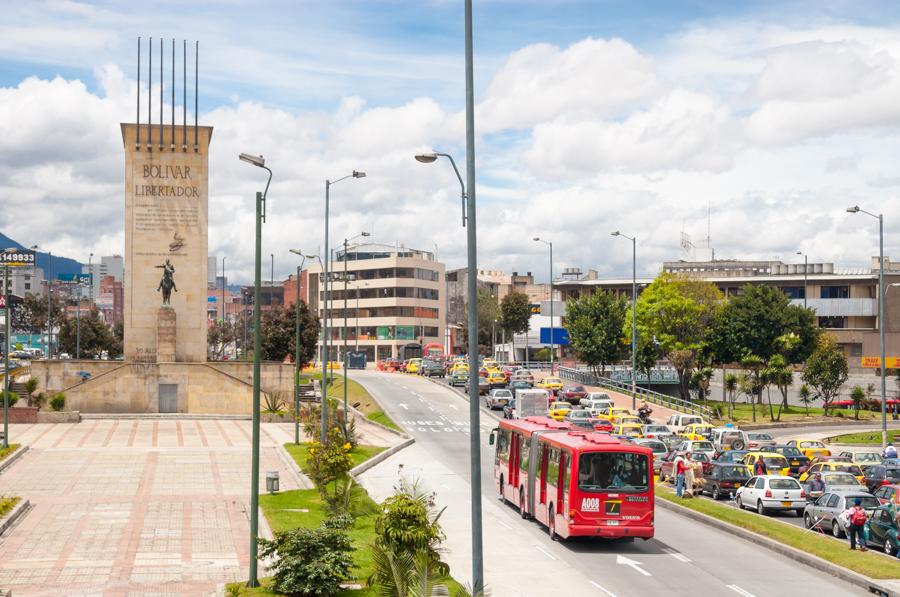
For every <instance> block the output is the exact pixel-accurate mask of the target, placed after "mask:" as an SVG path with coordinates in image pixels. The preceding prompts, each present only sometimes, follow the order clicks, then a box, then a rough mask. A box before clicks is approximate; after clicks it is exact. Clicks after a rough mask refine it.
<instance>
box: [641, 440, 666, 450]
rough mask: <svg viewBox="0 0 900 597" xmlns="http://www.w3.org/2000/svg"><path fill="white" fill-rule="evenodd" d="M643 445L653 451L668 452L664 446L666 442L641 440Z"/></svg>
mask: <svg viewBox="0 0 900 597" xmlns="http://www.w3.org/2000/svg"><path fill="white" fill-rule="evenodd" d="M643 444H644V445H645V446H647V447H648V448H650V449H651V450H653V451H654V452H668V451H669V449H668V448H666V444H664V443H662V442H643Z"/></svg>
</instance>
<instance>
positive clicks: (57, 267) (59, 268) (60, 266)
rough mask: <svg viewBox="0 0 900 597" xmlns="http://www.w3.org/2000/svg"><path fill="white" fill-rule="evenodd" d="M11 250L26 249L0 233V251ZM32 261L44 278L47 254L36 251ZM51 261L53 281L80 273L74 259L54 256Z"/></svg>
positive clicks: (79, 267)
mask: <svg viewBox="0 0 900 597" xmlns="http://www.w3.org/2000/svg"><path fill="white" fill-rule="evenodd" d="M12 248H16V249H27V248H28V247H27V246H25V245H23V244H22V243H20V242H18V241H15V240H13V239H11V238H10V237H8V236H6V235H5V234H3V233H2V232H0V249H12ZM34 260H35V265H37V267H39V268H42V269H43V270H44V276H46V275H47V264H48V262H49V261H50V258H49V256H48V255H47V253H41V252H40V251H37V252H36V254H35V258H34ZM52 260H53V261H52V263H51V265H52V266H53V267H52V268H51V270H50V273H51V274H52V275H53V278H54V279H55V278H56V277H57V276H59V274H80V273H81V263H79V262H77V261H75V260H74V259H69V258H68V257H57V256H56V255H54V256H53V258H52Z"/></svg>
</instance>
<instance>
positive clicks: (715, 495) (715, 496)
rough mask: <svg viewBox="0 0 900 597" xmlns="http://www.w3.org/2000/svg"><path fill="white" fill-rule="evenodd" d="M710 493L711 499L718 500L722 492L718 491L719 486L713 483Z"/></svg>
mask: <svg viewBox="0 0 900 597" xmlns="http://www.w3.org/2000/svg"><path fill="white" fill-rule="evenodd" d="M711 495H712V499H714V500H718V499H720V498H721V497H722V494H721V493H719V486H718V485H713V488H712V494H711Z"/></svg>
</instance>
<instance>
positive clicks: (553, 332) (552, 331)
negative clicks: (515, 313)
mask: <svg viewBox="0 0 900 597" xmlns="http://www.w3.org/2000/svg"><path fill="white" fill-rule="evenodd" d="M534 240H535V242H539V243H544V244H545V245H547V246H548V247H550V374H551V375H552V374H553V362H554V361H553V349H554V348H555V347H556V345H555V340H556V339H555V338H554V336H555V335H556V329H555V325H554V323H553V321H554V320H553V242H551V241H549V240H544V239H542V238H541V237H539V236H535V237H534ZM525 354H526V355H527V354H528V332H527V331H526V332H525Z"/></svg>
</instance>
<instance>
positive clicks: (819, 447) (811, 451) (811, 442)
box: [786, 437, 831, 459]
mask: <svg viewBox="0 0 900 597" xmlns="http://www.w3.org/2000/svg"><path fill="white" fill-rule="evenodd" d="M786 445H788V446H795V447H796V448H797V449H798V450H800V451H801V452H803V455H804V456H806V457H807V458H809V459H813V458H815V457H816V456H831V450H829V449H828V448H827V447H826V446H825V444H823V443H822V442H820V441H819V440H817V439H808V438H805V437H798V438H795V439H792V440H791V441H789V442H786Z"/></svg>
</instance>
